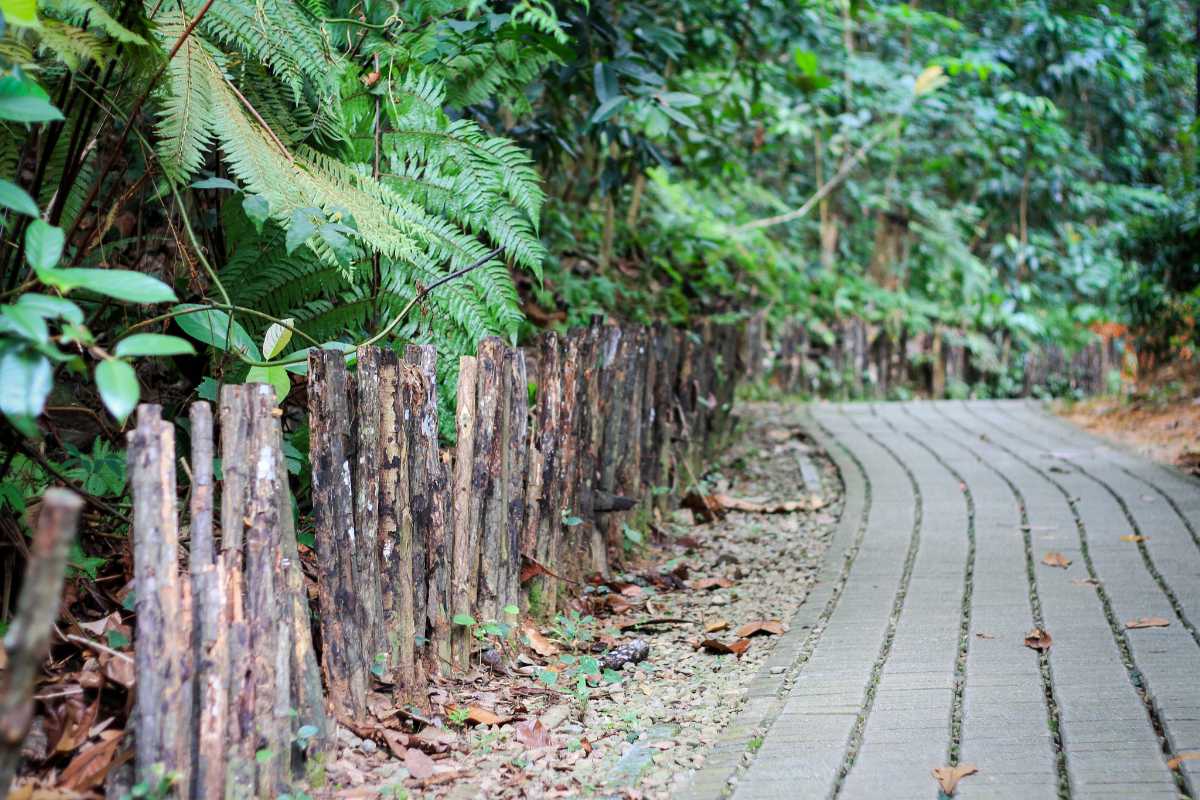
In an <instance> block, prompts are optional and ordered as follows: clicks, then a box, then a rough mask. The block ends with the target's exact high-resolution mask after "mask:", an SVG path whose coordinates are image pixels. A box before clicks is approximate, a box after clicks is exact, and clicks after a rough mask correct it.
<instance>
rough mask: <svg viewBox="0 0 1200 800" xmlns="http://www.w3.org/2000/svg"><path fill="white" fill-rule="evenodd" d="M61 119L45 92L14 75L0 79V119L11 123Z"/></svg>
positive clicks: (60, 114) (59, 113)
mask: <svg viewBox="0 0 1200 800" xmlns="http://www.w3.org/2000/svg"><path fill="white" fill-rule="evenodd" d="M62 118H63V115H62V112H61V111H59V110H58V109H57V108H55V107H54V104H53V103H51V102H50V98H49V95H47V94H46V90H45V89H43V88H42V87H40V86H38V85H37V84H36V83H34V82H33V81H31V80H28V79H24V78H19V77H17V76H16V75H6V76H5V77H3V78H0V119H6V120H11V121H12V122H53V121H55V120H60V119H62Z"/></svg>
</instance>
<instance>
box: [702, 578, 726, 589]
mask: <svg viewBox="0 0 1200 800" xmlns="http://www.w3.org/2000/svg"><path fill="white" fill-rule="evenodd" d="M730 586H733V581H731V580H729V578H701V579H700V580H698V581H692V588H693V589H701V590H703V589H728V588H729V587H730Z"/></svg>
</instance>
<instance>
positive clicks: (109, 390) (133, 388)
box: [96, 358, 141, 423]
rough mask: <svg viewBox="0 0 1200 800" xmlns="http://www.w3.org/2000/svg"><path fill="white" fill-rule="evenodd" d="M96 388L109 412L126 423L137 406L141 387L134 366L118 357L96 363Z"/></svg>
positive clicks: (119, 420)
mask: <svg viewBox="0 0 1200 800" xmlns="http://www.w3.org/2000/svg"><path fill="white" fill-rule="evenodd" d="M96 388H97V389H99V390H100V399H101V400H103V401H104V407H105V408H107V409H108V413H110V414H112V415H113V417H115V418H116V420H117V421H118V422H120V423H124V422H125V420H126V418H128V417H129V415H130V414H131V413H133V410H134V409H135V408H137V402H138V397H139V396H140V395H141V389H140V388H139V387H138V381H137V375H136V374H135V373H134V371H133V367H131V366H129V365H128V364H126V363H125V362H124V361H121V360H120V359H118V358H109V359H105V360H104V361H101V362H100V363H99V364H97V365H96Z"/></svg>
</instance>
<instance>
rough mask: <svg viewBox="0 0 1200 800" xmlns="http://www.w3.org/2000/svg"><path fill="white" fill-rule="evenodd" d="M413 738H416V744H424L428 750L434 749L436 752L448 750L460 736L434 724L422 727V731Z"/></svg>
mask: <svg viewBox="0 0 1200 800" xmlns="http://www.w3.org/2000/svg"><path fill="white" fill-rule="evenodd" d="M412 738H413V739H414V740H415V742H414V744H417V745H418V746H420V745H424V746H425V749H426V750H433V751H434V752H436V753H440V752H442V751H443V750H446V749H447V748H449V747H450V746H451V745H453V744H454V743H455V742H457V741H458V736H457V735H456V734H455V733H453V732H452V731H448V730H446V729H445V728H438V727H435V726H433V725H430V726H429V727H426V728H422V729H421V732H420V733H418V734H416V735H415V736H413V737H412Z"/></svg>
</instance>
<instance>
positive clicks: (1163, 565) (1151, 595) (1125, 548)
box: [977, 405, 1200, 791]
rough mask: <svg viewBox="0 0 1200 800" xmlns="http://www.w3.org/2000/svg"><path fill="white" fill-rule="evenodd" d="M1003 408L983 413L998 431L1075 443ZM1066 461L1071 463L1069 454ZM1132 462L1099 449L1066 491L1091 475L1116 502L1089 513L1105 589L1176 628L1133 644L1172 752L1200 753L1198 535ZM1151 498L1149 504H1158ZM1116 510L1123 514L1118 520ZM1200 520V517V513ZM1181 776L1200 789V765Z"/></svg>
mask: <svg viewBox="0 0 1200 800" xmlns="http://www.w3.org/2000/svg"><path fill="white" fill-rule="evenodd" d="M995 408H996V407H995V406H992V405H984V406H980V407H978V409H977V413H978V414H979V416H980V417H981V418H982V419H985V420H987V421H988V422H989V423H990V424H1000V425H1004V424H1006V423H1007V424H1010V425H1011V424H1018V425H1019V426H1020V427H1021V430H1022V431H1030V430H1036V431H1037V433H1038V434H1041V436H1040V439H1041V441H1042V442H1043V443H1044V444H1043V445H1042V447H1043V448H1044V447H1054V448H1060V447H1061V446H1063V445H1064V444H1071V443H1073V440H1071V439H1069V438H1067V437H1066V436H1065V435H1064V431H1063V429H1061V428H1057V427H1055V426H1054V425H1052V424H1050V423H1048V421H1045V417H1044V415H1043V414H1041V413H1040V412H1036V411H1033V410H1032V409H1030V408H1029V407H1028V406H1024V407H1016V408H1023V409H1024V410H1023V411H1018V412H1017V413H1015V414H1012V415H1006V416H1005V417H1002V418H1000V419H999V420H997V418H996V417H995V414H994V413H990V412H992V410H993V409H995ZM1004 410H1007V409H1004ZM1022 441H1025V442H1026V443H1027V444H1029V445H1031V446H1032V445H1033V442H1032V441H1031V440H1030V439H1028V438H1025V437H1023V438H1022ZM1035 451H1036V450H1035ZM1051 452H1054V453H1059V452H1062V451H1059V450H1055V451H1051ZM1062 454H1063V455H1066V453H1065V452H1063V453H1062ZM1042 455H1048V454H1047V453H1043V454H1042ZM1127 458H1128V457H1127V456H1124V454H1121V453H1119V452H1117V451H1115V450H1112V449H1110V448H1103V447H1099V448H1096V450H1095V451H1094V457H1093V458H1091V459H1089V460H1087V461H1086V466H1084V459H1082V458H1070V459H1064V460H1063V461H1061V462H1060V463H1063V464H1065V465H1066V466H1065V468H1066V469H1068V470H1071V471H1069V472H1067V473H1065V474H1063V475H1061V478H1062V481H1063V483H1064V485H1067V486H1068V487H1069V488H1071V489H1072V491H1076V490H1078V489H1080V488H1083V489H1086V488H1087V487H1086V485H1085V482H1084V481H1081V480H1079V478H1078V477H1077V476H1078V475H1083V476H1086V477H1087V478H1088V479H1090V480H1091V481H1092V482H1093V484H1094V485H1097V486H1102V487H1103V488H1104V490H1105V491H1106V492H1107V493H1108V494H1109V498H1108V500H1109V501H1110V504H1109V505H1108V507H1107V511H1106V510H1105V509H1104V507H1103V506H1102V504H1100V503H1091V504H1088V506H1087V507H1086V508H1085V509H1084V510H1083V512H1082V513H1083V514H1084V515H1085V518H1087V517H1089V516H1090V518H1091V520H1092V522H1091V523H1089V524H1090V525H1091V526H1093V527H1094V528H1095V529H1097V530H1101V531H1104V532H1105V533H1106V534H1107V535H1108V536H1109V538H1110V539H1111V541H1110V542H1108V543H1107V544H1108V546H1107V547H1103V548H1098V547H1093V548H1092V550H1093V552H1094V553H1095V556H1094V558H1095V560H1096V561H1097V564H1098V569H1101V570H1106V571H1107V572H1106V574H1108V575H1111V576H1114V577H1110V578H1108V579H1107V580H1106V581H1105V587H1106V589H1107V590H1108V592H1109V594H1110V596H1111V597H1112V604H1113V609H1114V612H1115V613H1116V614H1117V615H1118V617H1119V618H1120V620H1121V621H1122V622H1124V621H1127V620H1132V619H1136V618H1138V617H1147V616H1160V617H1163V618H1166V619H1169V620H1171V621H1172V624H1171V625H1170V626H1169V627H1167V628H1153V629H1143V630H1130V631H1128V633H1127V634H1126V637H1127V638H1128V640H1129V642H1130V648H1131V650H1132V652H1133V654H1134V657H1135V658H1136V659H1137V662H1138V665H1139V666H1140V667H1141V668H1142V671H1143V672H1144V673H1145V675H1146V677H1147V679H1148V681H1149V685H1150V686H1151V687H1153V688H1154V693H1155V700H1156V704H1157V706H1158V708H1159V714H1160V716H1161V718H1162V724H1163V727H1164V729H1165V730H1164V736H1165V737H1166V739H1167V742H1168V745H1169V750H1170V752H1187V751H1200V686H1198V681H1197V675H1198V674H1200V649H1197V644H1198V642H1197V637H1196V629H1195V627H1194V626H1192V625H1189V626H1188V627H1185V626H1184V624H1183V623H1185V622H1187V623H1194V622H1195V621H1196V619H1197V613H1198V611H1200V553H1198V552H1197V550H1196V549H1195V548H1194V547H1193V546H1192V543H1191V537H1190V534H1189V533H1188V531H1187V530H1186V527H1185V526H1184V525H1183V521H1184V520H1185V519H1187V517H1185V515H1184V514H1185V512H1184V511H1183V507H1182V506H1180V507H1171V506H1170V505H1167V504H1165V503H1163V502H1160V501H1157V498H1156V496H1155V495H1153V494H1143V489H1144V487H1142V486H1140V485H1139V484H1138V483H1137V482H1135V481H1132V480H1130V479H1129V477H1128V472H1127V471H1126V469H1127V468H1125V467H1123V465H1122V464H1120V463H1119V461H1120V460H1124V459H1127ZM1164 472H1165V470H1164ZM1196 493H1197V494H1200V492H1196ZM1143 497H1149V498H1150V501H1149V502H1148V501H1146V500H1144V499H1143ZM1113 505H1116V506H1118V507H1119V508H1120V511H1119V512H1115V513H1114V511H1113V508H1112V506H1113ZM1196 516H1198V517H1200V513H1197V515H1196ZM1131 521H1132V523H1133V524H1132V525H1131V524H1130V523H1131ZM1188 521H1189V523H1190V522H1191V520H1188ZM1127 533H1138V534H1141V535H1144V536H1146V537H1147V538H1146V541H1144V542H1139V543H1136V544H1135V543H1131V542H1121V541H1120V536H1122V535H1125V534H1127ZM1139 562H1141V563H1139ZM1189 617H1190V618H1189ZM1147 634H1148V635H1147ZM1189 639H1190V641H1189ZM1181 772H1182V775H1183V776H1184V778H1185V781H1186V782H1187V783H1190V785H1191V787H1192V789H1193V791H1194V790H1195V789H1196V788H1198V787H1200V762H1196V761H1185V762H1183V763H1182V765H1181Z"/></svg>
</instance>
